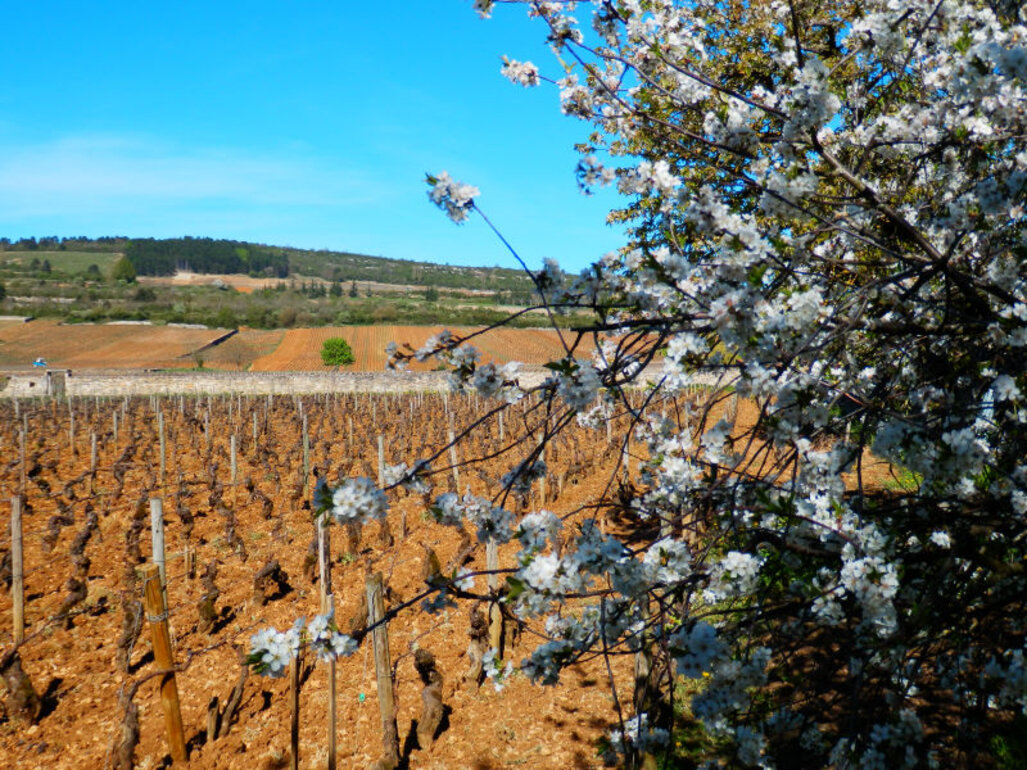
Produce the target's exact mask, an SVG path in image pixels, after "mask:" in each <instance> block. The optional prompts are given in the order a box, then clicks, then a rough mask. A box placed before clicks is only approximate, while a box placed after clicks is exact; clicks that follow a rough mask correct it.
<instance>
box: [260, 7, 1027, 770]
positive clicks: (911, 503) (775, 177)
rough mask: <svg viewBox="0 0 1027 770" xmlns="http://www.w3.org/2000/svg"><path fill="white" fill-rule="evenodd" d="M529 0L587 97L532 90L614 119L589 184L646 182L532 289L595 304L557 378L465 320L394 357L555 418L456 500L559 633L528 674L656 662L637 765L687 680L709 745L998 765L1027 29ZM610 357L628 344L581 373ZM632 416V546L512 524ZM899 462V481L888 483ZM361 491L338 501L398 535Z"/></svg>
mask: <svg viewBox="0 0 1027 770" xmlns="http://www.w3.org/2000/svg"><path fill="white" fill-rule="evenodd" d="M476 5H477V7H478V9H479V11H480V12H481V13H482V14H483V15H488V13H489V12H490V11H491V10H492V6H493V5H494V4H493V3H492V2H487V1H486V0H478V2H477V3H476ZM523 5H525V6H526V7H527V11H528V13H529V14H531V15H532V16H534V17H537V18H538V21H539V23H540V24H541V25H542V26H543V27H544V29H545V31H546V34H547V35H548V40H549V42H550V44H551V46H552V48H553V50H554V52H555V53H556V55H557V62H558V64H557V66H556V70H557V73H558V77H556V78H548V77H546V76H545V75H544V74H543V72H542V71H540V69H539V68H538V67H536V66H535V65H534V64H532V63H530V62H518V61H514V60H509V59H507V60H505V64H504V67H503V72H504V74H506V75H507V76H508V77H509V78H510V79H511V80H513V81H514V82H516V83H519V84H521V85H524V86H536V85H542V84H545V83H549V84H552V85H554V86H555V87H556V88H557V89H558V90H559V96H560V103H561V107H562V109H563V111H564V112H565V113H567V114H570V115H574V116H577V117H579V118H581V119H582V120H583V121H585V122H586V123H588V124H589V125H590V127H591V128H590V132H589V133H588V134H587V137H586V138H585V140H584V141H583V142H582V144H581V145H580V149H581V151H582V157H581V161H580V163H579V166H578V178H579V181H580V184H581V186H582V188H583V189H585V190H586V191H588V190H589V189H590V188H592V187H595V186H597V185H615V186H616V187H617V189H618V190H619V191H620V192H621V193H622V194H623V195H624V196H625V204H624V207H623V208H622V209H621V210H618V211H614V212H612V213H611V214H610V218H611V220H614V221H619V222H623V223H627V225H628V227H629V232H630V239H629V242H628V243H627V244H625V246H624V248H622V249H621V250H620V251H618V252H616V253H612V254H608V255H606V256H604V257H602V258H601V259H599V260H598V261H597V262H596V263H595V264H594V265H592V266H591V267H590V268H588V269H587V270H585V271H584V272H583V273H582V274H581V275H579V276H567V275H565V274H563V273H562V271H561V270H560V269H559V268H558V267H557V266H556V265H555V264H552V263H550V264H547V265H546V267H545V269H543V270H542V271H541V272H539V273H536V274H533V278H534V280H535V283H536V286H537V288H538V290H539V294H540V298H541V300H540V306H541V307H543V308H545V309H546V310H548V311H549V312H550V313H554V314H555V313H558V312H560V311H563V310H567V309H574V310H576V311H577V312H579V313H580V312H582V311H587V312H589V313H591V314H593V317H594V321H593V322H592V323H590V324H587V325H583V326H579V327H577V328H575V329H572V330H569V331H568V330H563V331H562V335H563V339H564V342H565V347H566V356H565V357H564V358H563V359H562V360H561V361H556V362H553V364H552V365H551V366H550V368H551V370H552V376H550V377H549V378H548V379H547V380H546V381H545V382H544V383H542V384H541V385H537V386H534V387H533V388H527V387H522V385H521V382H520V380H519V376H518V370H517V368H516V367H515V366H511V365H508V366H506V367H497V366H495V365H493V364H481V363H480V359H479V357H478V355H477V353H476V351H475V350H474V349H473V347H472V346H471V344H472V343H473V340H470V341H469V340H466V339H461V338H459V337H456V336H454V335H448V334H446V335H442V336H440V337H437V338H435V339H433V340H432V341H431V342H430V343H429V344H428V345H427V346H425V347H424V348H422V349H420V350H418V351H412V350H411V351H408V352H402V351H400V350H397V349H395V348H394V349H393V351H392V353H393V361H394V363H395V364H396V365H399V366H402V364H403V363H404V362H405V361H406V360H408V359H409V358H411V357H417V358H419V359H424V358H426V357H429V356H436V357H438V358H440V359H441V360H442V361H444V362H446V363H449V364H450V365H451V367H452V371H453V384H454V387H457V388H464V389H471V390H476V391H478V392H479V393H481V394H483V395H486V396H491V397H495V398H497V399H499V401H497V403H498V404H500V406H499V407H497V408H501V405H502V403H503V402H504V401H505V402H510V401H516V400H518V399H521V398H524V397H527V396H530V397H532V398H538V399H539V404H540V406H539V408H538V409H537V410H536V411H535V412H534V414H535V415H536V418H537V419H536V423H535V427H536V429H537V431H538V433H539V439H540V440H538V441H535V442H532V443H531V444H530V446H529V445H525V444H521V445H518V446H512V447H511V448H510V455H511V457H512V461H511V471H510V473H509V474H508V475H507V476H506V477H505V478H504V480H503V489H502V490H499V491H497V494H496V496H495V498H493V499H489V500H486V499H481V498H476V497H472V496H469V495H468V496H463V497H458V496H456V495H444V496H442V497H440V498H438V500H437V502H436V504H435V508H434V511H435V513H436V516H437V518H438V519H439V520H440V521H442V522H443V523H452V524H458V523H463V522H470V523H472V524H473V525H474V526H475V527H476V528H477V530H478V537H479V538H480V539H481V541H482V542H483V543H485V542H488V541H495V542H507V541H511V540H517V541H519V543H520V546H521V551H520V555H519V559H518V566H517V568H516V569H515V570H512V571H511V573H512V574H510V576H509V578H508V580H507V585H506V588H505V592H506V593H505V597H506V599H505V600H506V602H507V604H508V606H509V607H510V608H511V609H512V610H513V612H514V613H516V614H517V615H519V616H520V617H522V618H534V619H539V618H544V620H545V623H544V626H545V629H546V632H547V635H548V640H547V641H545V643H543V644H541V645H540V646H538V648H537V649H535V650H534V651H533V652H532V653H531V654H530V655H529V656H528V657H527V658H525V659H524V660H523V661H522V662H521V663H520V667H519V668H520V671H522V672H523V673H525V674H527V675H528V676H530V677H531V678H533V679H535V680H537V681H540V682H542V683H553V682H556V681H558V679H559V677H560V672H561V670H562V669H563V668H564V667H565V666H567V665H570V664H572V663H574V662H575V661H577V660H580V659H581V658H583V657H585V656H590V655H596V654H600V655H615V654H619V653H625V652H627V653H633V654H639V655H643V656H645V657H646V658H647V660H648V661H649V665H647V667H646V669H645V671H646V677H647V678H648V681H647V682H646V683H645V690H646V692H647V693H648V695H647V697H644V698H636V699H635V704H634V706H635V709H634V711H632V710H631V709H630V708H627V707H626V708H625V713H624V719H623V721H622V724H621V725H620V726H619V728H618V729H617V730H616V731H615V734H614V735H613V741H612V744H613V746H614V747H615V748H618V749H620V750H621V751H623V752H624V753H625V755H626V756H627V757H628V758H629V761H632V762H633V761H636V759H637V757H638V755H639V753H649V754H655V755H657V756H659V755H660V754H661V753H667V754H668V756H669V755H670V754H671V753H672V751H673V748H672V746H671V743H672V742H671V741H670V740H669V738H670V736H671V735H672V734H673V732H674V731H675V730H677V729H680V728H681V725H682V720H683V717H682V716H681V712H680V710H679V709H677V708H676V706H677V705H678V704H677V703H676V701H677V700H680V698H681V696H680V695H679V694H678V693H679V691H680V690H679V687H678V685H680V683H682V682H683V681H686V680H694V681H695V684H694V686H693V687H691V688H690V689H689V691H690V692H691V693H693V694H692V695H691V696H690V702H689V703H688V704H687V705H688V706H689V707H690V713H691V714H692V715H694V718H695V719H697V720H699V721H700V722H701V723H702V725H703V726H704V728H705V730H706V732H707V733H708V734H709V736H710V737H711V738H712V739H713V743H711V744H710V745H711V747H712V748H711V750H710V755H709V758H710V759H711V760H717V759H719V760H721V761H725V762H732V763H736V764H741V765H743V766H753V765H765V766H772V765H775V763H777V764H783V765H787V766H802V765H808V766H815V767H820V766H824V765H827V764H835V765H837V766H855V765H856V764H860V765H861V766H868V767H899V766H907V767H912V766H920V765H928V764H934V763H943V764H945V765H952V764H955V763H964V764H973V763H975V762H976V761H977V759H978V758H979V753H980V752H988V751H997V749H996V748H995V747H996V746H1000V745H1005V744H1003V743H1002V741H1003V740H1005V739H1004V738H1003V736H1004V735H1010V734H1013V733H1011V732H1010V730H1012V729H1013V728H1012V727H1010V725H1011V723H1013V721H1014V720H1016V719H1020V720H1021V721H1020V723H1019V724H1020V726H1021V727H1022V726H1023V721H1022V720H1023V716H1022V714H1023V713H1024V709H1025V708H1027V672H1025V669H1024V652H1025V649H1024V647H1025V633H1024V627H1025V623H1027V620H1025V615H1024V604H1025V602H1024V596H1027V576H1025V561H1024V553H1025V549H1027V459H1025V457H1027V428H1025V423H1027V403H1025V398H1024V389H1025V388H1027V367H1025V363H1027V362H1025V356H1024V352H1025V346H1027V283H1025V278H1027V270H1025V266H1027V228H1025V217H1024V208H1023V207H1024V205H1025V201H1027V93H1025V87H1027V26H1025V21H1027V18H1025V12H1024V10H1023V9H1022V8H1021V7H1020V5H1019V4H1018V3H1014V2H1006V1H1005V0H992V1H991V2H985V1H984V0H978V1H972V0H968V1H960V0H938V1H937V2H929V3H921V2H913V1H912V0H859V2H856V1H855V0H836V1H835V2H830V3H821V2H815V1H814V2H801V1H800V0H792V2H788V1H787V0H774V1H773V2H767V3H751V2H744V1H741V0H737V1H736V0H716V1H715V2H714V1H713V0H709V1H707V0H619V1H618V2H594V3H574V2H528V3H523ZM429 183H430V185H431V191H430V197H431V199H432V201H433V202H435V203H436V204H437V205H439V206H440V207H441V208H443V209H444V211H445V212H446V213H447V214H448V215H449V216H450V217H451V218H452V219H453V220H454V221H456V222H458V223H459V222H461V221H463V220H465V219H466V218H467V217H468V216H472V215H476V214H482V212H481V210H480V209H479V208H478V205H477V203H476V199H477V197H478V196H479V192H478V190H476V189H475V188H473V187H470V186H469V185H466V184H462V183H460V182H457V181H455V180H453V179H451V178H450V177H449V176H448V175H447V174H445V173H441V174H439V175H438V176H432V177H429ZM482 215H483V214H482ZM490 224H491V223H490ZM590 338H594V339H595V341H596V342H597V343H598V346H597V347H598V348H599V349H600V350H601V354H600V355H598V356H597V357H595V358H593V359H591V360H584V359H582V358H581V357H580V355H576V351H577V350H578V349H579V348H580V347H582V345H581V343H582V342H583V341H585V340H588V339H590ZM643 377H645V378H646V380H643V379H642V378H643ZM643 382H648V386H647V388H646V389H645V390H643V391H641V397H635V398H634V399H632V398H629V397H628V396H627V395H626V394H627V393H628V388H629V386H632V385H639V384H642V383H643ZM697 385H699V386H702V388H703V393H704V395H703V397H702V398H701V399H695V398H686V397H685V396H687V395H688V394H691V393H693V392H694V389H695V387H696V386H697ZM739 398H741V399H745V400H746V401H747V402H749V403H750V404H752V405H753V411H755V412H756V417H755V419H754V420H751V421H749V423H748V424H743V423H742V422H740V421H738V420H737V419H736V415H737V410H735V409H733V408H731V405H732V402H734V403H737V399H739ZM625 413H627V414H628V415H629V416H630V418H631V423H632V432H633V437H632V438H633V439H634V440H635V441H638V442H642V443H644V444H645V445H646V446H647V451H645V452H643V453H642V461H643V468H642V471H643V472H642V474H641V478H640V479H639V480H636V482H635V485H634V486H633V487H631V488H630V489H625V490H623V491H622V494H621V495H620V499H621V500H622V501H626V502H624V503H623V504H624V505H626V506H627V508H628V509H629V510H630V513H631V514H632V515H633V516H634V517H635V519H636V520H637V521H638V522H639V528H638V532H635V533H633V535H634V536H633V537H632V538H631V539H630V540H628V539H622V538H618V537H616V536H614V535H613V534H605V533H604V531H603V530H602V528H601V527H600V526H598V525H597V523H596V522H595V521H593V520H592V519H589V518H587V517H586V516H585V515H584V514H582V515H579V516H572V517H567V518H566V520H563V519H561V518H559V517H557V516H554V515H553V514H551V513H548V512H546V511H536V512H533V513H531V514H529V515H527V516H525V517H523V518H521V519H520V520H518V519H517V518H516V517H514V516H513V515H512V514H511V513H510V512H509V511H508V510H507V508H506V507H505V500H506V498H507V495H508V494H510V493H511V492H512V491H515V490H516V489H517V488H518V487H523V486H524V485H525V484H528V483H530V482H531V480H532V479H533V478H535V477H537V476H538V475H539V474H541V473H544V464H543V462H542V451H543V449H544V446H545V443H546V441H547V440H548V439H550V438H551V437H552V436H553V435H554V434H555V433H556V432H558V431H559V430H560V427H561V426H562V425H565V424H566V423H567V422H568V421H569V420H572V419H578V420H581V421H585V422H586V423H587V422H591V423H593V424H596V425H600V424H602V422H603V421H604V420H605V419H607V418H608V417H609V416H610V415H611V414H625ZM626 440H627V437H625V441H626ZM872 462H875V463H878V464H882V463H883V464H886V467H888V468H889V469H890V473H891V479H890V480H886V481H885V482H882V481H881V480H880V479H878V480H877V481H874V480H873V479H871V478H870V477H869V475H868V467H869V465H870V463H872ZM430 475H431V467H430V463H425V464H423V465H421V466H419V467H417V468H416V469H406V468H399V469H393V476H394V478H395V479H396V480H397V481H405V482H408V483H417V484H421V485H423V484H425V483H426V479H429V478H430ZM361 483H363V482H361ZM347 489H349V488H347ZM353 489H357V487H353ZM360 490H361V495H360V496H361V499H363V497H366V498H367V499H368V501H371V500H372V497H371V492H370V491H369V490H364V489H363V487H360ZM352 491H353V490H352V489H349V491H347V490H346V489H341V490H340V491H338V492H336V494H335V497H336V498H337V499H336V500H334V502H333V503H331V504H329V503H328V502H327V500H326V502H325V504H324V506H323V508H324V509H325V510H329V509H331V510H333V511H334V513H335V515H336V516H337V518H339V519H340V520H346V519H350V518H352V517H353V516H362V515H363V514H362V513H360V511H363V510H364V509H365V508H366V509H367V512H368V515H380V510H381V509H380V504H379V503H378V502H375V503H374V504H373V505H372V504H371V503H370V502H367V504H366V505H365V504H364V503H360V502H359V500H358V501H357V502H354V500H356V497H358V496H355V495H354V494H352ZM373 499H374V500H375V501H377V498H373ZM358 503H359V505H358ZM333 506H334V507H333ZM361 506H363V507H361ZM358 508H359V509H360V511H358V510H357V509H358ZM643 525H648V526H643ZM640 532H643V533H644V532H648V533H651V535H650V536H648V537H641V536H640V535H639V533H640ZM439 590H440V591H443V592H446V591H448V592H449V593H451V594H452V593H454V592H455V594H456V595H459V592H460V588H459V586H456V585H453V584H451V585H450V588H448V589H447V588H445V587H440V588H439ZM316 631H317V634H318V635H319V638H320V636H324V635H325V634H326V633H328V632H325V631H324V630H323V629H322V628H321V627H320V626H319V627H318V628H317V629H316ZM348 645H349V643H348V642H347V641H346V640H338V641H336V642H334V646H335V648H338V649H348ZM269 665H278V661H277V659H276V660H275V661H271V662H269ZM1017 714H1019V715H1020V716H1017ZM995 741H998V743H996V742H995ZM1006 749H1007V750H1009V749H1008V746H1007V747H1006ZM796 757H800V758H801V759H796Z"/></svg>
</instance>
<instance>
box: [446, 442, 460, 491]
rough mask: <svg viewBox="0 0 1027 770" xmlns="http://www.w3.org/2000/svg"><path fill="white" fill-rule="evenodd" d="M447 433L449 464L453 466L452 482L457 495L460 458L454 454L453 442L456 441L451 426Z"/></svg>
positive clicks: (454, 446)
mask: <svg viewBox="0 0 1027 770" xmlns="http://www.w3.org/2000/svg"><path fill="white" fill-rule="evenodd" d="M448 435H449V464H450V465H452V466H453V484H454V486H456V494H457V496H459V495H460V466H459V462H460V458H459V457H457V454H456V444H455V443H454V442H455V441H456V439H455V437H454V434H453V429H452V428H450V430H449V434H448Z"/></svg>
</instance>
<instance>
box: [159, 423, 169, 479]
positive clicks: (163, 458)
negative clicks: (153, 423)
mask: <svg viewBox="0 0 1027 770" xmlns="http://www.w3.org/2000/svg"><path fill="white" fill-rule="evenodd" d="M157 437H158V440H159V441H160V485H161V487H163V486H164V472H165V470H166V469H167V445H166V444H165V441H164V412H162V411H158V412H157Z"/></svg>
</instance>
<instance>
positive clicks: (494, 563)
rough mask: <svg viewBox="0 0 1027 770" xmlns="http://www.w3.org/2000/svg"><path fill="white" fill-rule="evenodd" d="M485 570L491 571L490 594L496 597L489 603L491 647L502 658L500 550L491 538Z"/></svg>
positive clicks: (487, 544)
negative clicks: (499, 592) (498, 571)
mask: <svg viewBox="0 0 1027 770" xmlns="http://www.w3.org/2000/svg"><path fill="white" fill-rule="evenodd" d="M485 569H487V570H488V571H489V577H488V585H489V593H490V594H492V596H493V597H494V598H493V599H492V601H490V602H489V647H491V648H492V649H493V650H494V651H495V653H496V656H497V657H500V656H501V655H502V654H503V650H502V645H503V612H502V610H500V609H499V599H498V591H499V575H497V574H496V570H498V569H499V548H498V547H497V546H496V541H495V540H494V539H493V538H491V537H490V538H489V540H488V543H486V545H485Z"/></svg>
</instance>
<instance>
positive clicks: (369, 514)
mask: <svg viewBox="0 0 1027 770" xmlns="http://www.w3.org/2000/svg"><path fill="white" fill-rule="evenodd" d="M331 505H332V507H331V511H330V513H331V516H332V518H333V519H335V521H336V522H337V523H339V524H363V523H365V522H368V521H370V520H372V519H383V518H385V515H386V514H387V513H388V511H389V501H388V499H387V498H386V497H385V493H384V492H382V491H381V490H380V489H378V487H376V486H375V484H374V482H373V481H371V479H368V478H364V477H360V478H356V479H347V480H346V481H344V482H343V483H342V484H340V485H339V486H338V487H336V489H335V491H334V492H332V499H331Z"/></svg>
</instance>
